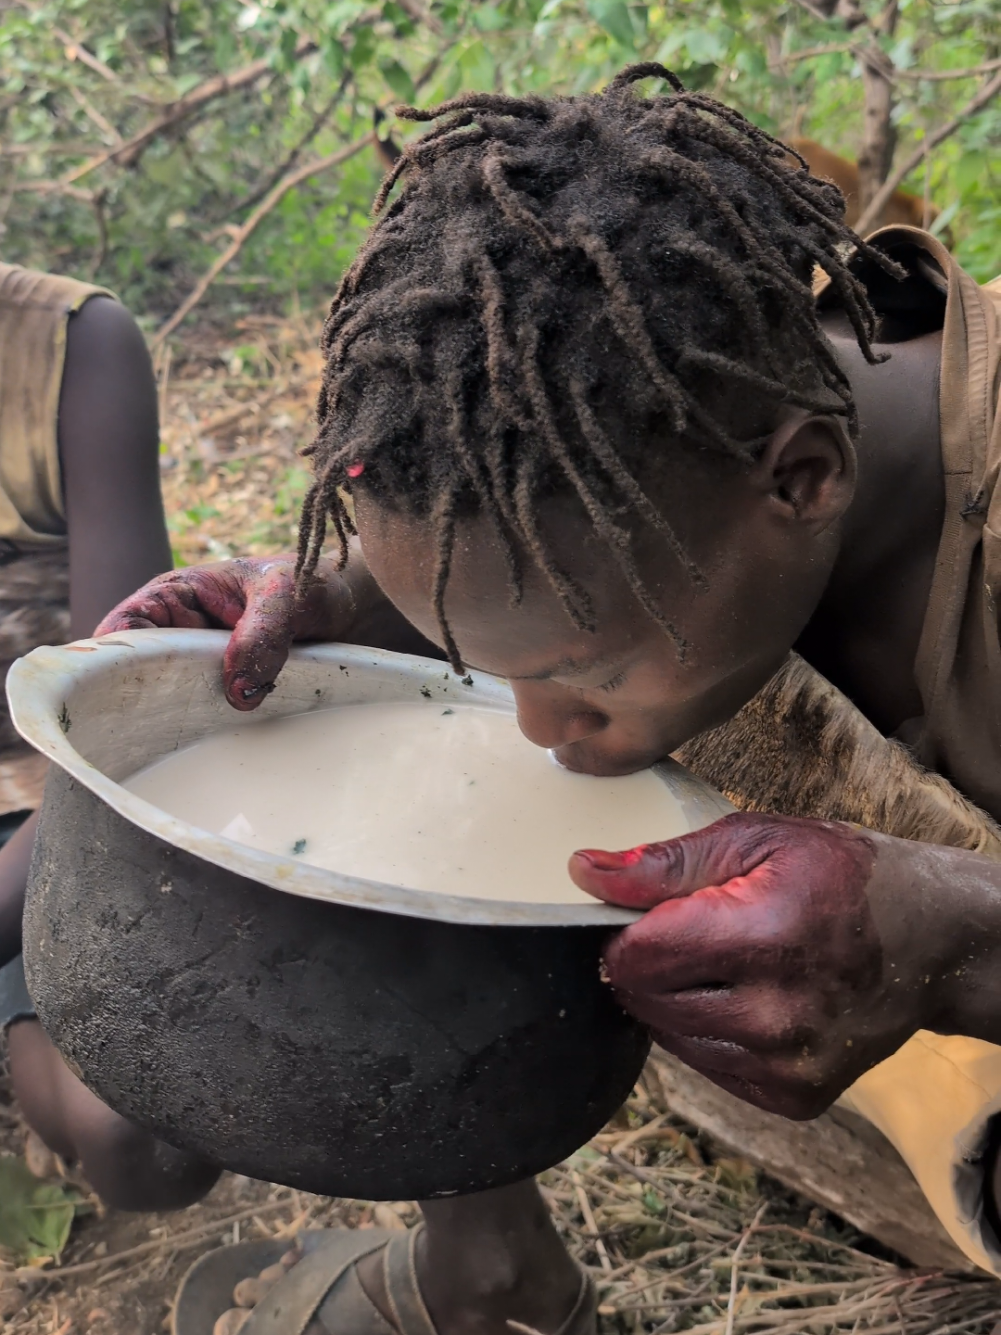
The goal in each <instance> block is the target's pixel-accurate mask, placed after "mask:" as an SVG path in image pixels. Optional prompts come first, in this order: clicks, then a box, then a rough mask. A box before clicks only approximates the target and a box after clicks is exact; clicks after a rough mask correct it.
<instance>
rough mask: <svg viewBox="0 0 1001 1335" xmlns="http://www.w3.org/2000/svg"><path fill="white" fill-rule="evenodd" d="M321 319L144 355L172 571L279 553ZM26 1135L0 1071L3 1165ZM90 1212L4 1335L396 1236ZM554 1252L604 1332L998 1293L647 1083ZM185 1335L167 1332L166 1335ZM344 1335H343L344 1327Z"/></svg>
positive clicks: (310, 1208)
mask: <svg viewBox="0 0 1001 1335" xmlns="http://www.w3.org/2000/svg"><path fill="white" fill-rule="evenodd" d="M318 329H319V320H318V317H317V316H315V315H313V316H308V315H307V316H297V317H295V318H292V319H277V318H271V317H266V316H248V317H246V318H244V319H243V320H241V321H239V322H238V323H237V324H236V326H235V327H234V328H233V329H231V330H228V331H226V332H225V333H220V332H219V330H217V329H216V330H213V329H211V328H209V327H196V329H195V330H194V332H190V333H186V334H185V337H184V339H183V340H180V341H178V343H177V344H176V345H175V346H174V348H173V349H172V351H171V352H168V353H165V354H162V355H160V356H159V357H158V359H157V373H158V379H159V384H160V405H161V418H162V422H163V442H164V444H163V455H162V476H163V486H164V497H165V502H166V506H167V513H168V518H169V523H170V529H171V534H172V541H173V545H174V549H175V555H176V558H177V559H178V560H180V561H183V562H185V563H192V562H196V561H205V560H211V559H214V558H223V557H227V556H230V555H233V554H236V553H247V552H251V553H262V554H263V553H266V552H274V551H279V550H284V549H288V548H289V547H292V546H294V543H295V537H296V534H295V521H296V512H297V507H298V504H299V501H300V499H301V497H302V494H303V492H304V491H305V488H306V485H307V479H308V474H307V471H306V468H305V467H304V465H303V462H302V460H300V459H298V457H297V450H298V449H299V448H300V447H302V446H303V445H305V444H307V443H308V442H309V440H310V437H311V434H312V411H313V410H312V405H313V400H314V397H315V391H316V387H317V384H318V381H319V373H320V358H319V354H318V352H317V350H316V339H317V334H318ZM23 1143H24V1128H23V1126H22V1124H21V1122H20V1119H19V1117H18V1114H17V1109H16V1106H15V1105H14V1103H13V1099H12V1096H11V1092H10V1088H9V1082H8V1081H7V1079H6V1076H5V1074H4V1072H3V1069H2V1067H0V1154H4V1153H8V1154H21V1153H22V1150H23ZM70 1179H71V1180H74V1181H77V1183H78V1185H79V1187H80V1190H81V1192H82V1194H83V1195H84V1196H85V1197H86V1198H87V1200H86V1204H87V1208H86V1211H85V1212H84V1213H82V1214H81V1215H80V1216H79V1217H78V1218H77V1220H76V1222H75V1223H74V1227H73V1230H72V1234H71V1237H70V1240H69V1243H68V1245H67V1247H66V1249H65V1250H64V1252H63V1254H62V1256H61V1257H59V1258H53V1259H52V1260H51V1261H49V1262H48V1263H47V1264H45V1265H42V1266H33V1267H27V1266H23V1265H22V1266H18V1264H17V1259H16V1258H14V1257H11V1256H7V1257H0V1330H2V1331H3V1332H4V1335H160V1332H163V1331H165V1330H169V1327H170V1304H171V1300H172V1296H173V1294H174V1292H175V1290H176V1287H177V1283H178V1281H179V1279H180V1278H181V1276H182V1275H183V1273H184V1271H185V1269H186V1268H187V1266H189V1265H190V1264H191V1263H192V1262H193V1261H194V1260H195V1259H197V1257H198V1256H199V1255H201V1254H202V1253H204V1252H205V1251H207V1250H208V1249H210V1248H212V1247H215V1246H218V1245H220V1244H223V1243H229V1242H233V1241H239V1240H240V1239H245V1238H251V1237H261V1236H266V1235H272V1236H277V1235H280V1236H283V1237H289V1238H291V1237H292V1236H293V1235H294V1234H295V1232H296V1231H297V1230H298V1229H299V1228H301V1227H303V1226H304V1225H305V1226H310V1227H315V1226H318V1225H324V1226H326V1225H334V1224H340V1225H350V1226H354V1227H360V1228H365V1227H368V1226H371V1225H372V1224H373V1223H375V1224H378V1225H380V1226H383V1227H385V1226H398V1227H403V1226H405V1225H406V1224H407V1223H410V1222H413V1220H415V1219H416V1217H417V1212H416V1209H415V1207H414V1206H413V1205H412V1204H410V1203H407V1202H401V1203H393V1204H388V1205H387V1204H385V1203H383V1204H375V1205H373V1204H371V1203H366V1202H358V1201H335V1200H329V1199H325V1198H321V1197H315V1196H309V1195H307V1194H306V1193H301V1192H295V1191H291V1190H289V1189H287V1188H284V1187H278V1186H274V1185H271V1184H268V1183H262V1182H255V1181H251V1180H249V1179H247V1178H240V1177H235V1176H232V1175H226V1176H224V1178H223V1179H222V1181H221V1182H220V1183H219V1184H218V1185H217V1186H216V1188H215V1189H214V1190H213V1191H212V1192H211V1193H210V1195H209V1196H208V1197H207V1198H206V1200H205V1201H203V1202H202V1203H201V1204H199V1205H196V1206H193V1207H192V1208H190V1209H188V1210H184V1211H181V1212H178V1213H176V1214H172V1215H155V1214H149V1215H128V1214H123V1213H121V1212H116V1211H111V1210H105V1209H104V1208H103V1207H102V1206H101V1204H100V1202H99V1201H97V1200H96V1198H95V1197H94V1196H93V1194H92V1193H90V1191H89V1188H88V1187H87V1185H86V1183H82V1182H79V1181H78V1179H74V1178H73V1175H72V1172H71V1173H70ZM543 1189H544V1191H545V1193H546V1195H547V1198H548V1200H549V1203H550V1206H551V1208H552V1210H553V1213H554V1216H555V1218H556V1221H557V1225H558V1227H559V1228H560V1230H561V1232H562V1234H563V1236H564V1238H565V1239H566V1241H567V1244H568V1246H569V1247H570V1249H571V1251H572V1252H573V1253H574V1255H575V1256H576V1257H577V1258H578V1259H579V1261H580V1262H581V1263H582V1264H584V1265H586V1266H587V1267H588V1268H589V1270H590V1272H591V1273H592V1274H593V1276H594V1278H595V1280H596V1281H597V1283H598V1286H599V1295H600V1302H601V1307H600V1309H599V1311H600V1320H601V1323H602V1327H603V1335H612V1332H615V1333H616V1335H640V1332H647V1333H648V1335H669V1333H670V1332H674V1331H689V1332H692V1335H736V1333H737V1332H741V1331H754V1332H757V1333H758V1335H779V1333H780V1332H781V1333H782V1335H799V1333H800V1332H810V1333H811V1335H823V1333H826V1332H845V1335H847V1333H848V1332H852V1333H853V1335H863V1333H865V1335H877V1333H878V1335H952V1333H953V1332H956V1333H957V1335H958V1332H964V1335H965V1333H966V1332H969V1335H988V1332H993V1331H994V1329H995V1326H996V1325H997V1323H998V1322H999V1321H1001V1284H998V1283H996V1282H995V1281H994V1280H992V1279H989V1278H987V1277H982V1278H980V1277H957V1276H950V1275H945V1274H930V1273H927V1272H924V1273H921V1272H917V1271H914V1270H912V1269H909V1268H907V1267H906V1266H902V1265H900V1264H899V1263H898V1260H899V1258H895V1257H892V1256H890V1255H888V1254H887V1253H886V1252H885V1251H884V1250H883V1249H881V1248H880V1247H879V1246H878V1244H875V1243H873V1242H871V1241H869V1240H867V1239H865V1238H861V1237H859V1236H858V1235H857V1234H856V1233H855V1232H854V1231H853V1230H851V1229H849V1228H847V1227H846V1226H845V1225H843V1224H842V1223H841V1222H840V1221H838V1220H836V1219H834V1218H833V1217H831V1216H830V1215H826V1214H825V1213H824V1212H823V1211H820V1210H818V1209H816V1208H815V1207H813V1206H812V1205H811V1204H810V1203H809V1202H807V1201H804V1200H801V1199H799V1198H797V1197H795V1196H794V1195H792V1194H791V1193H789V1192H788V1191H786V1190H785V1189H784V1188H781V1187H779V1186H778V1185H777V1184H775V1183H772V1182H770V1181H769V1180H768V1179H766V1178H763V1177H761V1176H760V1175H758V1174H757V1173H756V1172H755V1171H754V1169H753V1168H751V1166H750V1165H749V1164H747V1163H746V1162H744V1161H742V1160H739V1159H733V1158H728V1157H726V1156H725V1155H722V1154H720V1153H717V1152H716V1151H715V1150H714V1149H713V1147H712V1146H711V1145H710V1144H708V1143H706V1142H705V1141H704V1140H702V1139H701V1138H700V1137H699V1136H698V1135H697V1133H696V1132H695V1131H694V1129H693V1128H691V1127H686V1126H685V1125H684V1124H683V1123H682V1122H680V1121H679V1120H678V1119H676V1118H674V1117H673V1116H670V1115H668V1114H666V1113H665V1112H664V1110H663V1108H662V1107H661V1106H659V1105H658V1102H657V1099H656V1097H655V1095H654V1094H653V1093H652V1092H651V1090H650V1089H648V1088H646V1087H645V1086H642V1085H641V1087H640V1088H638V1089H637V1091H636V1093H635V1095H634V1097H633V1099H632V1100H631V1101H630V1104H629V1105H628V1108H627V1109H626V1110H624V1111H623V1112H622V1113H621V1114H620V1115H619V1116H618V1117H617V1118H616V1119H615V1121H614V1123H613V1124H612V1125H610V1126H609V1127H608V1128H606V1131H605V1132H604V1133H603V1134H602V1135H601V1136H599V1137H597V1138H596V1139H595V1141H594V1142H592V1144H591V1145H590V1146H589V1147H586V1148H585V1149H583V1150H581V1151H578V1153H577V1154H576V1155H574V1156H573V1158H572V1159H571V1160H570V1161H569V1162H568V1163H566V1164H564V1165H561V1166H560V1167H559V1168H556V1169H553V1170H552V1171H551V1172H550V1173H547V1174H546V1175H545V1176H544V1178H543ZM182 1335H183V1332H182ZM343 1335H351V1332H347V1331H345V1332H343Z"/></svg>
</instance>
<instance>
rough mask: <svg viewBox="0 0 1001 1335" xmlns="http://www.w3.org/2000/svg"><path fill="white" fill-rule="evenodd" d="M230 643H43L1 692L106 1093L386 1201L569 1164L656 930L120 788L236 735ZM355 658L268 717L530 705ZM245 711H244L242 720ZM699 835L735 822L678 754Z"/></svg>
mask: <svg viewBox="0 0 1001 1335" xmlns="http://www.w3.org/2000/svg"><path fill="white" fill-rule="evenodd" d="M226 640H227V636H226V634H225V633H224V632H220V631H188V630H182V631H176V630H149V631H142V632H135V633H118V634H115V635H111V636H107V637H105V638H104V639H102V640H86V641H81V642H80V643H78V644H72V645H65V646H63V647H61V648H43V649H36V650H35V651H34V652H33V653H31V654H29V655H28V656H27V657H26V658H23V659H21V660H19V661H18V662H17V663H16V664H15V665H14V667H13V668H12V670H11V672H10V674H9V677H8V693H9V698H10V702H11V709H12V714H13V717H14V720H15V723H16V726H17V727H18V729H19V731H20V732H21V734H22V735H23V736H24V737H25V738H26V739H27V740H28V741H29V742H31V743H32V745H34V746H35V747H37V748H38V750H39V751H41V752H42V753H43V754H45V755H47V756H48V757H49V758H50V760H51V761H52V769H51V772H50V776H49V780H48V783H47V786H46V793H45V800H44V803H43V806H42V810H41V817H40V824H39V830H38V838H37V841H36V847H35V854H34V858H33V861H32V867H31V874H30V878H29V889H28V900H27V905H26V909H25V923H24V943H25V945H24V949H25V964H26V972H27V978H28V985H29V989H30V991H31V995H32V998H33V1000H34V1003H35V1005H36V1007H37V1010H38V1014H39V1017H40V1018H41V1020H42V1023H43V1025H44V1026H45V1028H46V1030H47V1031H48V1033H49V1034H50V1036H51V1037H52V1039H53V1041H54V1042H55V1043H56V1045H57V1046H58V1047H59V1049H60V1051H61V1052H62V1053H63V1054H64V1056H65V1057H66V1059H67V1060H68V1061H69V1062H70V1064H71V1065H72V1067H73V1069H74V1070H76V1071H77V1072H78V1073H79V1074H80V1075H81V1076H82V1078H83V1079H84V1080H85V1082H86V1083H87V1084H88V1085H89V1086H90V1087H91V1088H92V1089H94V1090H95V1091H96V1092H97V1093H98V1094H99V1095H100V1096H101V1098H103V1099H105V1100H106V1101H107V1102H108V1103H109V1104H110V1105H111V1106H112V1107H113V1108H114V1109H116V1110H117V1111H118V1112H120V1113H121V1114H123V1115H124V1116H125V1117H128V1118H129V1119H131V1120H132V1121H134V1122H137V1123H138V1124H140V1125H141V1126H144V1127H146V1128H148V1129H149V1130H150V1131H152V1132H153V1133H154V1134H155V1135H157V1136H159V1137H160V1138H162V1139H163V1140H165V1141H168V1142H169V1143H171V1144H173V1145H176V1146H179V1147H182V1148H185V1149H188V1150H192V1151H194V1152H196V1153H198V1154H201V1155H203V1156H204V1157H206V1158H208V1159H210V1160H213V1161H214V1162H216V1163H219V1164H221V1165H223V1166H225V1167H226V1168H229V1169H231V1170H233V1171H235V1172H240V1173H246V1174H248V1175H249V1176H252V1177H256V1178H262V1179H265V1180H268V1181H273V1182H280V1183H286V1184H288V1185H290V1186H295V1187H300V1188H303V1189H305V1190H309V1191H314V1192H320V1193H325V1194H329V1195H337V1196H349V1197H360V1198H363V1199H369V1200H373V1199H374V1200H379V1199H389V1200H399V1199H413V1198H422V1199H427V1198H430V1197H434V1196H441V1195H449V1194H454V1193H458V1192H471V1191H481V1190H484V1189H486V1188H488V1187H493V1186H500V1185H503V1184H505V1183H509V1182H513V1181H517V1180H520V1179H523V1178H526V1177H529V1176H531V1175H532V1174H534V1173H537V1172H539V1171H541V1170H542V1169H544V1168H547V1167H549V1166H551V1165H552V1164H554V1163H557V1162H558V1161H559V1160H560V1159H562V1158H564V1157H565V1156H566V1155H567V1154H569V1153H571V1152H572V1151H573V1150H574V1149H576V1148H577V1147H578V1146H579V1145H581V1144H583V1143H584V1142H585V1141H586V1140H587V1139H588V1138H589V1137H590V1136H591V1135H593V1134H594V1133H595V1132H596V1131H597V1130H599V1128H600V1127H601V1126H602V1125H603V1124H604V1122H605V1121H606V1120H607V1119H608V1117H609V1116H610V1115H611V1114H612V1113H613V1112H614V1111H615V1109H616V1108H617V1107H618V1106H619V1104H620V1103H621V1102H622V1100H623V1099H624V1098H625V1097H626V1096H627V1094H628V1093H629V1091H630V1089H631V1087H632V1085H633V1083H634V1082H635V1080H636V1078H637V1076H638V1074H639V1072H640V1070H641V1068H642V1065H643V1062H644V1059H645V1057H646V1053H647V1050H648V1047H649V1039H648V1036H647V1034H646V1031H645V1030H644V1028H643V1027H642V1026H641V1025H640V1024H638V1023H637V1022H636V1021H634V1020H633V1019H631V1018H630V1017H629V1016H627V1015H626V1014H625V1013H624V1012H623V1011H622V1010H621V1009H620V1007H619V1006H618V1005H617V1004H616V1003H615V1001H614V999H613V997H612V995H611V992H610V990H609V989H608V987H607V986H606V985H605V984H604V983H602V981H601V979H600V977H599V960H600V953H601V948H602V944H603V942H604V940H605V939H606V938H607V936H608V934H609V932H610V931H611V930H614V928H616V927H617V926H619V927H620V926H622V925H624V924H625V923H627V922H629V921H630V920H631V919H632V918H633V917H634V916H635V915H634V914H631V913H628V912H626V911H624V910H621V909H616V908H612V907H610V906H607V905H603V904H599V903H597V902H595V903H594V904H593V905H591V904H570V903H568V904H538V903H523V902H498V901H493V900H482V899H472V898H470V899H466V898H460V897H458V896H453V895H446V894H435V893H427V892H424V891H419V890H413V889H409V888H407V887H405V886H394V885H385V884H379V883H377V882H374V881H366V880H363V879H360V878H358V877H351V876H346V875H342V874H339V873H337V872H333V871H328V870H324V869H322V868H320V867H314V866H309V865H307V864H305V863H303V862H302V861H300V860H298V859H297V858H294V857H291V856H287V857H286V856H280V855H275V854H270V853H264V852H261V851H259V850H257V849H254V848H252V847H248V846H246V845H243V844H238V843H235V842H234V841H232V840H230V839H227V838H224V837H223V836H221V835H218V834H211V833H209V832H207V831H205V830H201V829H199V828H197V827H196V826H195V825H192V824H188V823H186V822H184V821H181V820H179V819H177V818H176V817H174V816H170V815H168V814H167V813H166V812H164V811H161V810H159V809H158V808H156V807H154V806H152V805H151V804H150V803H148V802H146V801H144V800H142V799H141V798H139V797H138V796H137V795H135V794H134V793H131V792H129V791H128V790H127V789H126V788H124V787H122V786H121V781H122V780H123V779H126V778H128V777H129V776H130V775H132V774H134V773H135V772H136V771H137V770H139V769H141V768H142V767H143V766H144V765H147V764H149V763H151V762H152V761H153V760H155V759H157V758H159V757H161V756H164V755H166V754H168V753H169V752H171V751H173V750H175V749H177V748H180V747H184V746H187V745H190V744H191V743H193V742H195V741H197V740H199V739H200V738H203V737H205V736H207V735H209V734H210V733H213V732H215V731H218V730H220V729H223V728H227V727H230V726H232V724H233V722H234V715H233V713H232V711H231V710H230V709H229V706H228V705H227V704H226V702H225V700H224V698H223V694H222V688H221V683H220V664H221V659H222V654H223V650H224V648H225V644H226ZM470 681H471V682H472V684H471V685H469V684H466V683H464V682H460V681H457V680H456V679H455V676H454V674H451V673H449V672H448V671H447V665H443V664H441V663H438V662H434V661H425V660H422V659H417V658H412V657H409V656H406V655H400V654H391V653H385V652H383V651H380V650H375V649H365V648H359V647H358V646H351V645H321V646H310V647H301V648H297V649H295V650H294V651H293V653H292V656H291V659H290V661H289V663H288V666H287V667H286V668H285V669H284V671H283V673H282V675H281V677H280V678H279V682H278V687H277V689H276V690H275V691H274V692H273V694H272V695H271V696H270V697H269V698H268V700H267V701H266V702H265V703H264V704H263V706H262V707H261V708H260V709H259V710H258V711H257V712H256V713H255V714H254V715H253V716H250V717H251V718H252V720H254V721H256V722H263V721H264V720H265V719H267V718H275V717H279V716H284V715H290V714H301V713H304V712H306V711H309V710H312V709H317V708H330V707H332V706H335V705H349V704H362V703H369V702H373V701H380V702H381V701H409V700H415V699H425V700H426V699H429V698H430V699H431V700H433V701H435V702H438V703H439V704H441V703H444V704H445V705H446V706H447V705H449V704H455V703H458V704H462V703H467V704H468V703H473V704H475V703H480V704H488V705H489V706H490V707H492V708H505V709H509V710H512V711H513V708H514V706H513V702H512V697H511V694H510V691H509V689H508V687H507V686H506V685H505V684H504V683H503V682H501V681H498V680H495V679H492V678H489V677H486V676H483V675H480V674H473V675H472V676H471V677H470V678H467V679H466V682H470ZM246 717H247V716H241V718H240V722H241V725H242V724H244V723H245V722H246ZM663 773H664V777H665V779H666V781H667V782H668V784H669V786H671V787H672V788H673V790H674V791H675V794H676V795H678V796H679V797H680V799H681V801H682V802H683V804H684V807H685V818H686V820H687V821H689V822H690V824H691V827H692V828H698V827H700V826H702V825H706V824H708V823H709V822H711V821H712V820H715V819H717V818H718V817H719V816H721V815H723V814H725V813H726V812H727V811H729V810H730V807H729V805H728V804H727V803H726V801H725V799H723V798H722V797H721V796H720V795H719V794H717V793H715V792H714V791H713V790H712V789H709V788H707V787H705V786H704V785H702V784H701V783H699V782H698V781H697V780H695V779H693V778H692V777H691V776H690V775H688V774H687V773H686V772H685V771H684V770H682V769H681V768H680V767H679V766H676V765H673V764H671V763H668V765H667V766H666V767H665V769H664V771H663Z"/></svg>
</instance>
